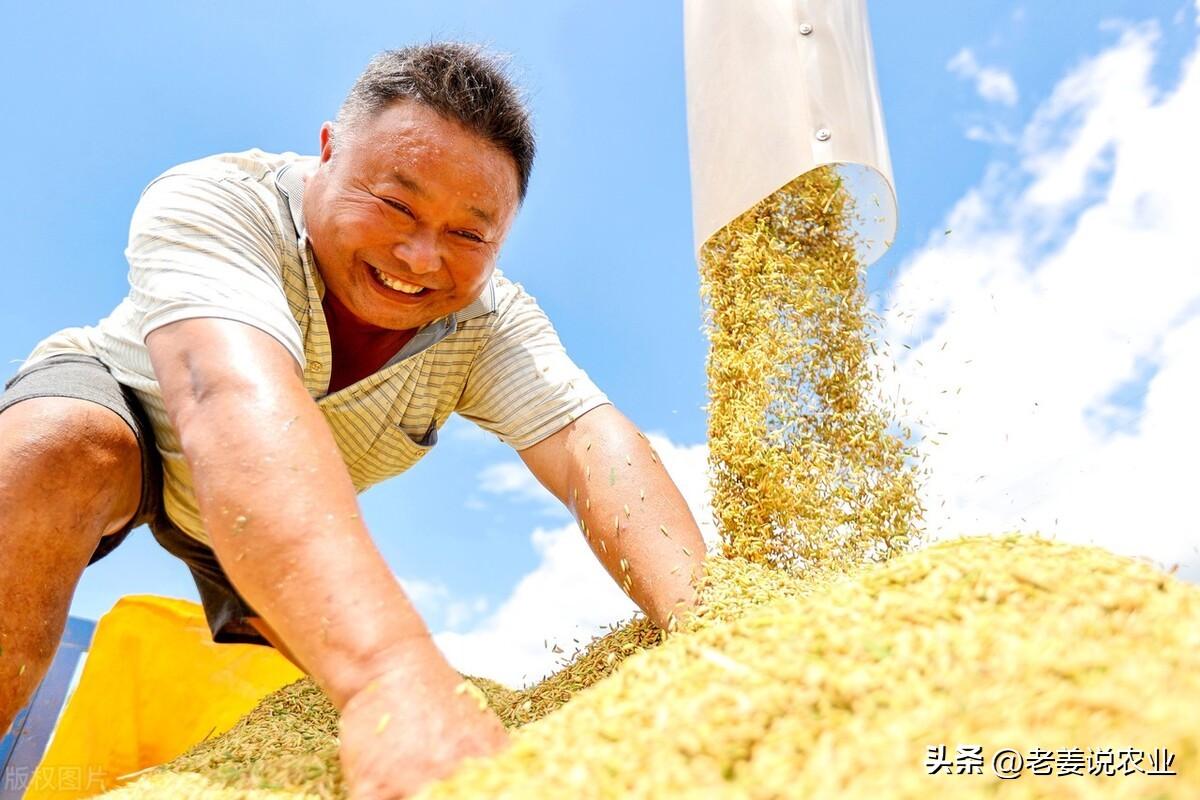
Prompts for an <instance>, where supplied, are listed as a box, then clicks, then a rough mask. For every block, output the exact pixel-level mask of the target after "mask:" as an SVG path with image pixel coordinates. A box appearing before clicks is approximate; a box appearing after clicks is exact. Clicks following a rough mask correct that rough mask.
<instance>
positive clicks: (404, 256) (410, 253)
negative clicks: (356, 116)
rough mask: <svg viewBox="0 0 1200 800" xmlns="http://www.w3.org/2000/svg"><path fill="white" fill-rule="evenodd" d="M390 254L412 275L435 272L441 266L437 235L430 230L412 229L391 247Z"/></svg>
mask: <svg viewBox="0 0 1200 800" xmlns="http://www.w3.org/2000/svg"><path fill="white" fill-rule="evenodd" d="M392 255H394V256H395V257H396V260H397V261H399V262H401V263H402V264H404V266H405V267H407V268H408V270H409V271H410V272H411V273H413V274H414V275H423V274H426V273H429V272H437V271H438V269H439V268H440V267H441V254H440V253H439V252H438V246H437V236H436V234H434V233H433V232H431V231H414V232H413V233H412V235H410V236H407V237H405V238H404V240H403V241H401V242H398V243H397V244H396V246H395V247H393V248H392Z"/></svg>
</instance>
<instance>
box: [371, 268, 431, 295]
mask: <svg viewBox="0 0 1200 800" xmlns="http://www.w3.org/2000/svg"><path fill="white" fill-rule="evenodd" d="M371 269H373V270H375V277H376V278H379V282H380V283H382V284H383V285H384V286H386V287H388V288H389V289H395V290H396V291H397V292H404V293H405V294H416V293H417V292H419V291H421V290H422V289H424V288H425V287H424V286H416V285H414V284H411V283H405V282H404V281H398V280H396V279H395V278H390V277H388V275H387V274H386V273H384V272H381V271H380V270H379V269H378V268H376V267H371Z"/></svg>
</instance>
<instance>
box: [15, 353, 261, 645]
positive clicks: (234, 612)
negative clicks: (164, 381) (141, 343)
mask: <svg viewBox="0 0 1200 800" xmlns="http://www.w3.org/2000/svg"><path fill="white" fill-rule="evenodd" d="M35 397H68V398H74V399H76V400H87V401H89V402H92V403H96V404H98V405H102V406H104V407H105V408H107V409H109V410H111V411H113V412H114V413H115V414H116V415H117V416H119V417H120V418H121V419H123V420H125V424H127V425H128V426H129V427H130V429H131V430H132V431H133V433H134V435H135V436H137V440H138V446H139V447H140V449H141V451H142V499H141V503H140V504H139V506H138V510H137V513H135V514H134V515H133V519H131V520H130V521H129V524H128V525H126V526H125V527H124V528H122V529H121V530H120V531H119V532H117V533H114V534H110V535H108V536H105V537H103V538H101V539H100V543H99V545H97V547H96V550H95V552H94V553H92V558H91V560H90V561H89V562H88V564H94V563H96V562H97V561H99V560H100V559H102V558H104V557H105V556H106V555H108V554H109V553H111V552H112V551H113V550H114V549H115V548H116V547H117V546H118V545H119V544H121V542H123V541H124V540H125V537H127V536H128V535H129V533H130V531H132V530H133V529H134V528H136V527H138V526H140V525H149V526H150V531H151V532H152V533H153V534H154V538H155V539H156V540H157V541H158V543H159V544H160V545H162V546H163V548H165V549H166V550H167V552H169V553H171V554H172V555H174V556H176V557H178V558H180V559H182V560H183V562H184V563H185V564H187V566H188V569H190V570H191V572H192V577H193V578H194V579H195V581H196V588H197V589H198V590H199V592H200V601H201V603H203V605H204V614H205V616H206V617H207V618H208V626H209V628H211V629H212V638H213V641H214V642H242V643H250V644H263V645H268V646H269V643H268V642H267V641H266V640H265V639H264V638H263V637H262V636H261V635H260V634H259V633H258V631H256V630H255V629H254V628H253V627H252V626H251V625H250V624H249V623H248V622H247V621H246V618H247V617H256V616H258V614H256V613H255V612H254V609H252V608H251V607H250V605H249V604H248V603H247V602H246V601H245V600H244V599H242V596H241V595H239V594H238V593H237V590H235V589H234V588H233V584H232V583H231V582H230V580H229V578H228V577H227V576H226V575H225V571H224V570H223V569H221V565H220V563H219V562H218V561H217V556H216V554H215V553H213V551H212V548H210V547H208V546H207V545H205V544H203V543H202V542H199V541H197V540H195V539H193V538H192V537H190V536H188V535H187V534H186V533H184V532H183V531H181V530H180V529H179V528H178V527H176V526H175V524H174V523H173V522H171V520H170V519H169V518H168V517H167V515H166V512H164V511H163V509H162V464H161V462H160V461H159V456H158V449H157V448H156V447H155V445H154V429H153V428H152V427H151V425H150V421H149V420H148V419H147V418H146V413H145V411H144V410H143V409H142V404H141V403H140V402H139V401H138V399H137V397H136V396H135V395H134V394H133V392H132V391H131V390H130V389H129V388H128V387H126V386H122V385H121V384H120V383H118V382H117V379H116V378H114V377H113V375H112V373H111V372H109V371H108V368H107V367H105V366H104V364H103V363H101V362H100V360H99V359H97V358H93V357H92V356H87V355H82V354H79V355H56V356H50V357H49V358H46V359H44V360H42V361H38V362H36V363H34V364H32V365H30V366H29V367H27V368H23V369H22V370H21V371H20V372H18V373H17V374H16V376H14V377H13V378H12V379H10V380H9V381H8V383H6V384H5V386H4V392H3V393H2V394H0V413H3V412H4V410H5V409H7V408H8V407H9V406H12V405H15V404H17V403H19V402H21V401H22V400H29V399H32V398H35Z"/></svg>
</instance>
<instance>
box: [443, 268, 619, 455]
mask: <svg viewBox="0 0 1200 800" xmlns="http://www.w3.org/2000/svg"><path fill="white" fill-rule="evenodd" d="M514 288H515V291H514V292H513V293H512V294H511V296H510V297H507V298H505V299H503V300H502V301H501V302H500V303H499V304H498V305H497V308H496V314H497V320H496V322H495V325H494V327H493V330H492V333H491V335H490V337H489V338H488V340H487V342H486V343H485V344H484V345H483V347H482V348H481V349H480V351H479V353H477V354H476V356H475V359H474V361H473V362H472V364H471V370H470V372H469V373H468V375H467V382H466V386H465V388H464V390H463V394H462V397H461V398H460V400H459V403H458V406H457V408H456V409H455V410H456V411H457V412H458V413H459V414H460V415H461V416H463V417H465V418H466V419H469V420H471V421H472V422H474V423H475V424H477V425H479V426H480V427H481V428H483V429H484V430H487V431H490V432H492V433H494V434H496V435H497V436H498V437H500V440H501V441H503V442H504V443H505V444H508V445H510V446H511V447H512V448H513V449H514V450H524V449H525V448H527V447H532V446H533V445H535V444H537V443H538V442H540V441H541V440H543V439H545V438H546V437H548V436H550V435H552V434H554V433H557V432H558V431H560V430H562V429H563V428H564V427H566V426H567V425H568V424H570V423H571V422H572V421H573V420H575V419H578V418H579V417H580V416H582V415H583V414H585V413H586V412H588V411H591V410H592V409H593V408H596V407H597V406H601V405H604V404H606V403H608V402H609V400H608V397H606V396H605V394H604V393H603V392H601V391H600V389H599V388H598V387H597V386H596V384H595V383H593V382H592V380H591V379H590V378H589V377H588V376H587V373H586V372H584V371H583V370H582V369H580V368H579V367H578V366H576V365H575V363H574V362H573V361H571V359H570V357H568V356H567V351H566V349H565V348H564V347H563V345H562V342H561V341H560V340H559V338H558V333H557V332H556V331H555V330H554V326H553V325H551V324H550V320H549V319H548V318H547V317H546V314H545V313H544V312H543V311H542V309H541V308H539V307H538V305H537V302H536V301H535V300H534V298H533V297H531V296H530V295H528V294H526V293H525V291H524V290H523V289H522V288H521V286H520V284H514Z"/></svg>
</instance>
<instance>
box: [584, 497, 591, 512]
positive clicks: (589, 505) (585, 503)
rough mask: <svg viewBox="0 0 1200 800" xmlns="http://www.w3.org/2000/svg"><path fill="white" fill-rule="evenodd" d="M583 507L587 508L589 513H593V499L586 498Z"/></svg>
mask: <svg viewBox="0 0 1200 800" xmlns="http://www.w3.org/2000/svg"><path fill="white" fill-rule="evenodd" d="M583 507H584V508H586V509H587V510H588V511H591V510H592V498H590V497H586V498H584V500H583Z"/></svg>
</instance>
